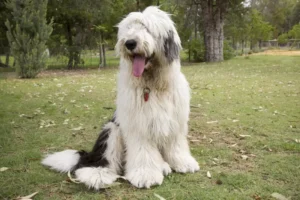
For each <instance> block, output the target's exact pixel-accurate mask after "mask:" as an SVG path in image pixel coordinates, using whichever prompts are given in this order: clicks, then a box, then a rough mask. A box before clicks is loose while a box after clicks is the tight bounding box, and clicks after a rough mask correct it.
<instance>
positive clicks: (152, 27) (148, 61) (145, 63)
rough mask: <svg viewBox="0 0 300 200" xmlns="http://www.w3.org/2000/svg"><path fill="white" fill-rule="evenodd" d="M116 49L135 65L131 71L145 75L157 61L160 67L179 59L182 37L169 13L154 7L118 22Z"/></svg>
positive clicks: (132, 14) (137, 74)
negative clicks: (145, 71)
mask: <svg viewBox="0 0 300 200" xmlns="http://www.w3.org/2000/svg"><path fill="white" fill-rule="evenodd" d="M118 28H119V31H118V42H117V44H116V52H117V54H118V55H120V56H121V57H123V58H124V59H126V60H127V61H128V62H130V64H132V73H133V75H134V76H136V77H140V76H142V74H143V72H144V70H145V69H147V68H150V67H155V66H153V62H154V61H156V62H158V64H159V65H160V66H166V65H170V64H171V63H172V62H173V61H174V60H179V53H180V49H181V44H180V38H179V36H178V33H177V31H176V29H175V26H174V23H173V21H172V20H171V18H170V16H169V14H167V13H166V12H164V11H161V10H160V9H158V8H157V7H154V6H151V7H148V8H146V9H145V10H144V11H143V12H132V13H130V14H129V15H128V16H127V17H126V18H124V19H123V20H122V21H121V22H120V23H119V24H118Z"/></svg>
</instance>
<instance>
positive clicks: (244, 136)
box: [240, 135, 251, 138]
mask: <svg viewBox="0 0 300 200" xmlns="http://www.w3.org/2000/svg"><path fill="white" fill-rule="evenodd" d="M240 137H241V138H246V137H251V135H240Z"/></svg>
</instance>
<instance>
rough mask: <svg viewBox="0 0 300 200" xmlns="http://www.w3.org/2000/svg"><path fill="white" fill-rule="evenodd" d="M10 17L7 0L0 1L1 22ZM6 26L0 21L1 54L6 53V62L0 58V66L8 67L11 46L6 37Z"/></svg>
mask: <svg viewBox="0 0 300 200" xmlns="http://www.w3.org/2000/svg"><path fill="white" fill-rule="evenodd" d="M8 18H9V10H8V9H7V8H6V6H5V2H4V1H1V2H0V22H5V21H6V19H8ZM6 31H7V29H6V26H5V24H4V23H0V55H2V54H5V55H6V59H5V62H3V63H2V60H1V59H0V67H8V64H9V47H8V45H9V44H8V40H7V37H6Z"/></svg>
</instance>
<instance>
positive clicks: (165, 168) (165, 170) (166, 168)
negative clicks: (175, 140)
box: [162, 162, 172, 176]
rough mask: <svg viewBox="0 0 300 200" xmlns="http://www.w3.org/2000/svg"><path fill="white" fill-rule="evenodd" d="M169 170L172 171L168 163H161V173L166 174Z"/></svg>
mask: <svg viewBox="0 0 300 200" xmlns="http://www.w3.org/2000/svg"><path fill="white" fill-rule="evenodd" d="M171 172H172V169H171V167H170V165H169V164H168V163H166V162H164V163H163V165H162V173H163V175H164V176H167V175H168V174H170V173H171Z"/></svg>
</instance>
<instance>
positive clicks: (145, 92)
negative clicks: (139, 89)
mask: <svg viewBox="0 0 300 200" xmlns="http://www.w3.org/2000/svg"><path fill="white" fill-rule="evenodd" d="M143 92H144V101H146V102H147V101H148V99H149V94H150V89H149V88H148V87H146V88H144V91H143Z"/></svg>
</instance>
